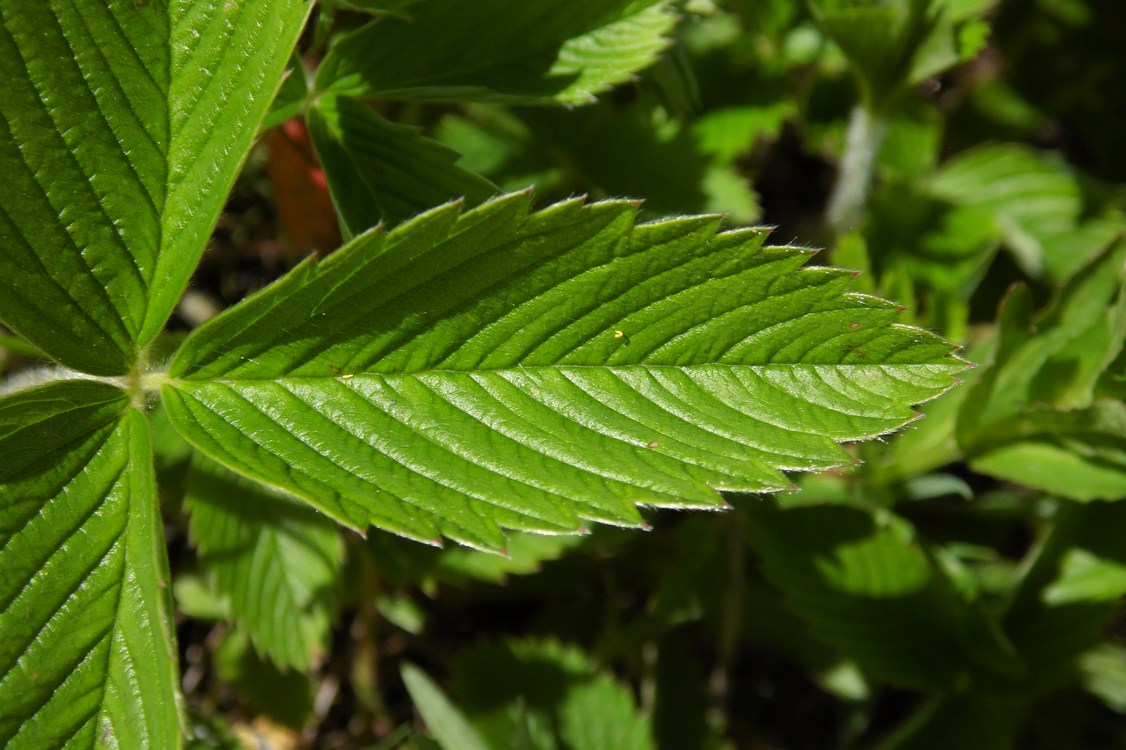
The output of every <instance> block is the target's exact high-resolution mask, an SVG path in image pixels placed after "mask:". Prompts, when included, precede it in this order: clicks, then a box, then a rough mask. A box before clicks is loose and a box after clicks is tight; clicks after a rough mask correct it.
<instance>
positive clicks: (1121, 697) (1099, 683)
mask: <svg viewBox="0 0 1126 750" xmlns="http://www.w3.org/2000/svg"><path fill="white" fill-rule="evenodd" d="M1079 670H1080V673H1081V675H1082V681H1083V687H1084V688H1086V689H1087V691H1088V692H1090V693H1091V694H1092V695H1096V696H1098V697H1099V698H1100V699H1101V700H1102V701H1103V703H1105V704H1106V705H1108V706H1110V707H1111V708H1112V709H1114V710H1115V711H1117V712H1118V713H1120V714H1126V648H1123V647H1122V646H1119V645H1117V644H1112V643H1104V644H1102V645H1100V646H1098V647H1096V648H1093V649H1091V650H1090V651H1088V652H1087V653H1085V654H1083V656H1081V657H1080V658H1079Z"/></svg>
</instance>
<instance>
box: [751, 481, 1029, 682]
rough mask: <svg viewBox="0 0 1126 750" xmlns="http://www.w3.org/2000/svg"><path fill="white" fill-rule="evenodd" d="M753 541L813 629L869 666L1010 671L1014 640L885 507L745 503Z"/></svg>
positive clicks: (904, 675)
mask: <svg viewBox="0 0 1126 750" xmlns="http://www.w3.org/2000/svg"><path fill="white" fill-rule="evenodd" d="M743 510H744V512H746V514H747V518H748V519H749V526H750V529H751V531H752V540H753V548H754V549H755V551H756V552H758V554H759V555H760V556H761V557H762V560H763V566H764V573H765V575H766V577H767V579H769V580H770V581H771V583H773V584H774V585H775V586H777V587H778V588H779V589H780V590H781V591H782V593H783V595H784V597H785V601H786V604H787V606H788V607H789V608H790V609H792V610H793V611H794V613H795V614H797V615H798V616H799V617H801V618H802V619H803V620H805V622H806V623H808V625H809V627H810V629H811V631H812V632H813V634H814V635H815V636H816V637H817V638H819V639H820V640H823V641H824V642H825V643H828V644H830V645H832V646H834V647H835V648H837V649H839V650H840V652H841V654H842V656H844V657H846V658H849V659H853V660H855V661H856V662H857V663H858V664H859V665H860V666H861V667H862V668H864V669H865V670H866V671H868V672H870V673H871V674H872V675H873V676H875V677H878V678H880V679H884V680H887V681H889V682H892V683H894V684H897V685H901V686H904V687H912V688H917V689H923V690H939V691H943V690H949V689H951V688H952V687H954V686H955V685H956V684H958V683H959V682H962V681H964V680H965V679H966V678H967V677H968V676H969V675H971V674H978V675H984V676H986V677H989V678H991V679H998V680H1006V679H1009V678H1012V677H1014V676H1018V675H1019V673H1020V670H1021V665H1020V662H1019V661H1018V660H1017V659H1016V656H1015V654H1014V652H1013V650H1012V647H1011V646H1009V645H1008V644H1007V642H1006V641H1004V640H1003V639H1002V638H1001V637H1000V636H999V634H998V633H997V631H996V629H995V627H994V626H993V625H992V624H991V623H990V622H989V621H988V620H987V619H986V617H985V615H983V614H982V613H981V612H979V611H977V610H976V609H974V608H973V607H971V606H970V605H969V604H967V603H966V602H965V601H964V600H963V599H962V598H961V597H960V596H959V595H958V593H957V591H956V590H955V588H954V585H953V584H952V583H951V582H950V581H949V580H948V579H947V578H946V577H945V574H944V573H943V571H942V570H941V569H940V568H939V567H937V566H936V565H935V564H934V563H933V562H932V561H931V560H930V558H929V557H928V556H927V554H926V553H925V552H924V551H923V549H922V548H921V547H920V545H919V543H918V541H917V540H916V539H915V537H914V534H915V532H914V529H913V528H912V527H911V526H910V525H909V524H908V523H907V522H906V521H904V520H903V519H901V518H898V517H896V516H893V515H891V514H887V513H879V514H870V513H867V512H864V511H861V510H857V509H854V508H847V507H844V506H837V505H833V506H828V505H827V506H812V507H798V508H792V509H788V510H779V509H778V508H777V507H775V506H774V505H773V503H770V502H759V503H751V504H748V505H747V507H746V508H744V509H743Z"/></svg>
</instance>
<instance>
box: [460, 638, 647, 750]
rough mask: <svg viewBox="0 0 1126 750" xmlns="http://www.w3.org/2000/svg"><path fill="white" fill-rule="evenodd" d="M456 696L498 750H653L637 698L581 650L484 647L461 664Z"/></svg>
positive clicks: (529, 644) (540, 644) (541, 645)
mask: <svg viewBox="0 0 1126 750" xmlns="http://www.w3.org/2000/svg"><path fill="white" fill-rule="evenodd" d="M451 690H452V692H453V694H454V695H455V696H456V697H457V699H458V700H459V706H460V708H461V710H462V711H463V712H464V713H465V715H466V716H467V717H468V718H469V720H470V721H471V722H472V723H473V725H474V727H476V729H477V731H478V732H479V733H480V734H481V736H483V737H484V738H485V739H486V740H487V741H488V743H489V744H490V745H491V746H493V747H516V746H518V742H517V738H520V739H522V740H523V741H524V745H523V746H524V747H527V748H534V749H535V750H556V749H558V750H563V749H564V748H569V749H570V750H601V749H602V748H610V747H612V748H620V749H621V750H647V749H650V748H652V747H653V740H652V731H653V730H652V726H651V724H650V722H649V719H648V718H647V717H645V716H643V715H642V714H641V713H640V712H639V711H638V710H637V707H636V705H635V703H634V699H633V695H632V694H631V693H630V691H629V690H627V689H626V688H624V687H623V686H621V685H619V684H618V683H617V682H616V681H615V680H614V679H613V678H612V677H611V676H610V675H608V674H606V673H605V672H603V671H601V670H600V669H599V668H598V667H597V665H595V664H594V663H593V662H592V661H591V660H590V658H589V657H587V656H586V655H585V654H583V653H582V652H581V651H579V650H578V649H576V648H573V647H569V646H563V645H561V644H558V643H555V642H552V641H525V642H511V643H503V644H496V645H483V646H478V647H476V648H474V649H471V650H469V651H467V652H465V653H463V654H462V655H460V656H459V657H458V659H457V661H456V662H455V663H454V675H453V682H452V687H451Z"/></svg>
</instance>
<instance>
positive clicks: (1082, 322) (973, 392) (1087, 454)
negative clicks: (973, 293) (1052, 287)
mask: <svg viewBox="0 0 1126 750" xmlns="http://www.w3.org/2000/svg"><path fill="white" fill-rule="evenodd" d="M1124 260H1126V243H1119V244H1118V246H1116V247H1114V248H1112V249H1111V250H1110V251H1109V252H1107V253H1105V254H1104V255H1103V257H1102V258H1100V259H1099V260H1098V261H1097V262H1096V263H1093V264H1091V265H1090V266H1088V267H1087V268H1085V269H1084V270H1083V271H1081V272H1080V273H1078V274H1076V275H1075V276H1074V277H1073V278H1072V279H1071V280H1070V281H1069V282H1068V283H1067V285H1066V286H1065V287H1064V288H1063V290H1061V293H1060V295H1059V298H1058V299H1057V300H1056V302H1055V303H1054V304H1053V305H1052V306H1051V307H1049V308H1048V309H1047V310H1045V311H1043V312H1042V313H1040V314H1038V315H1036V316H1033V314H1032V311H1031V307H1032V302H1031V295H1030V293H1029V291H1028V289H1027V288H1025V287H1017V288H1015V289H1014V290H1013V291H1012V292H1010V294H1009V295H1008V297H1007V298H1006V299H1005V302H1004V304H1003V306H1002V308H1001V312H1000V317H999V321H998V326H999V332H998V339H997V344H996V352H995V354H994V357H993V360H994V361H993V362H992V363H991V364H990V366H989V367H988V368H986V369H984V370H983V371H982V372H981V374H980V375H979V376H978V378H977V380H976V382H975V383H974V384H973V386H972V388H971V389H970V391H969V393H968V394H967V395H966V403H965V406H964V407H963V408H962V410H961V413H960V414H959V418H958V426H957V437H958V442H959V444H960V445H961V446H962V448H963V450H964V451H965V452H966V454H967V455H968V456H969V457H970V459H971V465H973V466H974V468H975V469H976V470H978V471H982V472H985V473H990V474H995V475H996V476H1000V477H1003V478H1008V479H1013V480H1016V481H1020V482H1022V483H1024V484H1028V485H1030V486H1034V487H1041V488H1043V489H1046V490H1049V491H1052V492H1058V493H1060V494H1062V495H1063V496H1065V497H1069V498H1072V499H1076V500H1091V499H1096V498H1106V499H1112V498H1116V497H1120V496H1121V495H1122V489H1123V487H1124V485H1123V481H1122V476H1123V473H1122V469H1123V467H1124V466H1126V412H1124V410H1123V408H1122V404H1121V403H1120V402H1117V401H1112V400H1109V399H1098V398H1096V388H1097V385H1098V382H1099V379H1100V377H1101V376H1102V375H1103V373H1104V372H1105V371H1106V370H1107V367H1108V366H1109V365H1111V363H1112V362H1113V361H1114V359H1115V358H1116V357H1117V356H1118V355H1119V354H1120V353H1121V351H1122V346H1123V341H1124V339H1126V293H1124V291H1123V261H1124Z"/></svg>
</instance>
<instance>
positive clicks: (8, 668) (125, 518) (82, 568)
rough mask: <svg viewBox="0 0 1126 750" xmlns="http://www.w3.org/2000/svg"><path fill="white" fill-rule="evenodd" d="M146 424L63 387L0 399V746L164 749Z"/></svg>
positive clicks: (94, 388) (163, 572)
mask: <svg viewBox="0 0 1126 750" xmlns="http://www.w3.org/2000/svg"><path fill="white" fill-rule="evenodd" d="M151 453H152V451H151V447H150V436H149V430H148V425H147V423H146V421H145V418H144V416H143V415H142V414H141V413H140V412H139V411H137V410H136V409H133V408H130V406H129V401H128V398H127V397H126V395H125V393H124V392H123V391H121V390H120V389H118V388H114V387H112V386H109V385H105V384H101V383H92V382H85V381H64V382H57V383H53V384H51V385H48V386H44V387H40V388H35V389H31V390H28V391H23V392H21V393H19V394H16V395H14V396H9V397H7V398H5V399H3V400H0V455H2V456H4V463H3V467H2V468H0V570H3V571H4V575H3V576H0V632H2V633H3V634H4V637H3V638H2V639H0V744H3V745H4V746H5V747H62V746H63V745H64V744H65V745H66V746H67V747H93V746H94V745H95V744H96V743H97V744H99V745H104V746H115V747H168V748H173V747H178V746H179V742H180V739H179V738H180V732H179V718H178V709H177V700H178V698H177V696H178V693H177V686H176V679H177V678H176V649H175V644H174V642H173V631H172V624H171V618H170V613H169V611H168V607H167V601H166V586H167V584H168V581H169V578H168V574H167V561H166V559H165V551H164V533H163V526H162V524H161V520H160V516H159V513H158V511H157V504H156V488H155V486H154V480H153V474H152V455H151Z"/></svg>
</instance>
